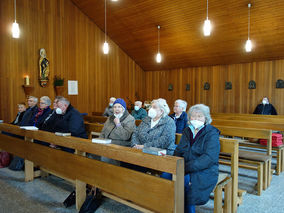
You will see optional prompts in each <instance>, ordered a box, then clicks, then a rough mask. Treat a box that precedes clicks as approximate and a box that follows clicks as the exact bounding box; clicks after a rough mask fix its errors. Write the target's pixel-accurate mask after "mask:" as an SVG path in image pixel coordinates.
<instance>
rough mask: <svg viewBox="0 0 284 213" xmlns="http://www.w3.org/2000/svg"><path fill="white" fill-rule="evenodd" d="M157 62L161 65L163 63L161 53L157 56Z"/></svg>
mask: <svg viewBox="0 0 284 213" xmlns="http://www.w3.org/2000/svg"><path fill="white" fill-rule="evenodd" d="M156 61H157V63H161V61H162V55H161V53H159V52H158V53H157V55H156Z"/></svg>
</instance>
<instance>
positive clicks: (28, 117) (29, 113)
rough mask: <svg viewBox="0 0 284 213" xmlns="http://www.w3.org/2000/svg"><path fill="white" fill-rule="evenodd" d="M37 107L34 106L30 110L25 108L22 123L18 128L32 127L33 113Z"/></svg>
mask: <svg viewBox="0 0 284 213" xmlns="http://www.w3.org/2000/svg"><path fill="white" fill-rule="evenodd" d="M37 108H38V107H37V106H34V107H32V108H30V107H29V108H27V110H26V112H25V114H24V116H23V119H22V121H21V122H20V124H19V126H33V122H32V119H33V117H34V116H35V113H36V112H37Z"/></svg>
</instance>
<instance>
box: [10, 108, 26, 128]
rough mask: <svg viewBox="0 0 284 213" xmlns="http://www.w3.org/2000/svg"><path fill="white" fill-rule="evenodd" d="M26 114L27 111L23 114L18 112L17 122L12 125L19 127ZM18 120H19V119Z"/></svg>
mask: <svg viewBox="0 0 284 213" xmlns="http://www.w3.org/2000/svg"><path fill="white" fill-rule="evenodd" d="M25 112H26V111H23V112H18V113H17V116H16V118H15V120H14V121H13V122H12V123H11V124H14V125H19V124H20V123H21V121H22V119H23V117H24V115H25ZM17 118H18V119H17Z"/></svg>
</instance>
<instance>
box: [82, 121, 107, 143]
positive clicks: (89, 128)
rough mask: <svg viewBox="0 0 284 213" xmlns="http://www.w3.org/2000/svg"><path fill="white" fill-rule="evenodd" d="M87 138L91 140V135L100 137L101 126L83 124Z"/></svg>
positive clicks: (97, 124)
mask: <svg viewBox="0 0 284 213" xmlns="http://www.w3.org/2000/svg"><path fill="white" fill-rule="evenodd" d="M84 124H85V129H86V132H87V135H88V138H89V139H91V138H92V137H93V135H96V136H100V133H101V131H102V130H103V128H104V125H103V124H99V123H89V122H84Z"/></svg>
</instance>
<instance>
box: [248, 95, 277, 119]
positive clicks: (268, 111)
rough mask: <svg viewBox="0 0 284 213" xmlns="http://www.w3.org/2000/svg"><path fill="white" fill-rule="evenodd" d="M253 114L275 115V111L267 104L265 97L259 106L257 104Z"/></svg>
mask: <svg viewBox="0 0 284 213" xmlns="http://www.w3.org/2000/svg"><path fill="white" fill-rule="evenodd" d="M253 114H261V115H277V112H276V109H275V108H274V106H273V105H272V104H270V103H269V100H268V98H267V97H264V98H263V99H262V102H261V104H258V105H257V107H256V108H255V110H254V112H253Z"/></svg>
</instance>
